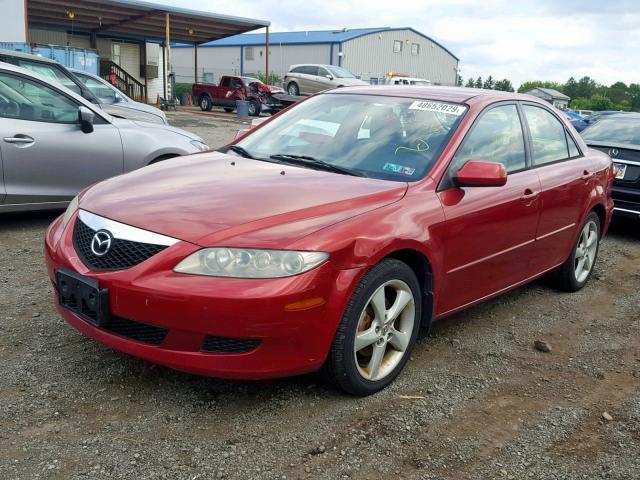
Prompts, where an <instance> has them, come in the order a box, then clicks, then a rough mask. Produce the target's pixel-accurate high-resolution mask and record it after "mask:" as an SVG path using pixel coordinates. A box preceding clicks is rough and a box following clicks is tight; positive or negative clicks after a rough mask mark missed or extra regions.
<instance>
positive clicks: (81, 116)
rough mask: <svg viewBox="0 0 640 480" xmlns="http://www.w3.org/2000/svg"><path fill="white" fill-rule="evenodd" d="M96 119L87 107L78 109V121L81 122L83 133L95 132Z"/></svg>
mask: <svg viewBox="0 0 640 480" xmlns="http://www.w3.org/2000/svg"><path fill="white" fill-rule="evenodd" d="M94 119H95V114H94V113H93V112H92V111H91V110H89V109H88V108H87V107H84V106H82V107H79V108H78V121H79V122H80V130H82V132H83V133H91V132H93V120H94Z"/></svg>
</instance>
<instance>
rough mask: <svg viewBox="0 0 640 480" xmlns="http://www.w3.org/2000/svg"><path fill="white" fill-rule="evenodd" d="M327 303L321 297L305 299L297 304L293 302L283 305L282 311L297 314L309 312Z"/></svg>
mask: <svg viewBox="0 0 640 480" xmlns="http://www.w3.org/2000/svg"><path fill="white" fill-rule="evenodd" d="M325 303H327V301H326V300H325V299H324V298H322V297H314V298H307V299H305V300H300V301H298V302H293V303H290V304H288V305H285V307H284V309H285V311H287V312H298V311H300V310H310V309H312V308H316V307H319V306H321V305H324V304H325Z"/></svg>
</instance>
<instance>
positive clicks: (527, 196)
mask: <svg viewBox="0 0 640 480" xmlns="http://www.w3.org/2000/svg"><path fill="white" fill-rule="evenodd" d="M539 195H540V192H535V191H533V190H531V189H530V188H527V189H526V190H525V191H524V194H523V195H522V196H521V197H520V200H522V201H523V202H533V201H534V200H536V199H537V198H538V196H539Z"/></svg>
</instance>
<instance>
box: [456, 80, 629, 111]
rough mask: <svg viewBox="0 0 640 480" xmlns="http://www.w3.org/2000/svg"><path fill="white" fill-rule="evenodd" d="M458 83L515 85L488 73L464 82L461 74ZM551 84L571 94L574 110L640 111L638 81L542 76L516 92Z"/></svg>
mask: <svg viewBox="0 0 640 480" xmlns="http://www.w3.org/2000/svg"><path fill="white" fill-rule="evenodd" d="M458 85H459V86H462V85H464V86H465V87H472V88H487V89H490V90H504V91H506V92H513V91H514V88H513V85H512V83H511V82H510V81H509V80H508V79H506V78H505V79H503V80H498V81H495V80H494V79H493V77H492V76H491V75H489V76H488V77H487V78H486V79H484V80H483V79H482V77H478V78H477V79H475V80H474V79H473V78H469V79H468V80H467V82H466V83H464V82H463V79H462V78H461V77H459V78H458ZM538 87H541V88H552V89H553V90H557V91H559V92H561V93H564V94H565V95H567V96H568V97H570V98H571V102H570V103H569V108H572V109H575V110H622V111H634V112H640V84H638V83H630V84H629V85H627V84H626V83H624V82H615V83H613V84H611V85H609V86H607V85H604V84H601V83H598V82H596V81H595V80H594V79H592V78H591V77H582V78H580V79H578V80H576V79H575V78H574V77H571V78H569V80H567V81H566V82H565V83H559V82H550V81H544V80H532V81H528V82H524V83H523V84H522V85H520V87H518V93H524V92H528V91H529V90H531V89H533V88H538Z"/></svg>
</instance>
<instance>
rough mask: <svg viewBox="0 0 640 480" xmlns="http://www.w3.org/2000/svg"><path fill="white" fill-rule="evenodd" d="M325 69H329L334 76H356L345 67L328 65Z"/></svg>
mask: <svg viewBox="0 0 640 480" xmlns="http://www.w3.org/2000/svg"><path fill="white" fill-rule="evenodd" d="M327 70H329V71H330V72H331V74H332V75H333V76H334V77H336V78H356V76H355V75H354V74H353V73H351V72H350V71H349V70H347V69H346V68H342V67H329V66H328V67H327Z"/></svg>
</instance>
